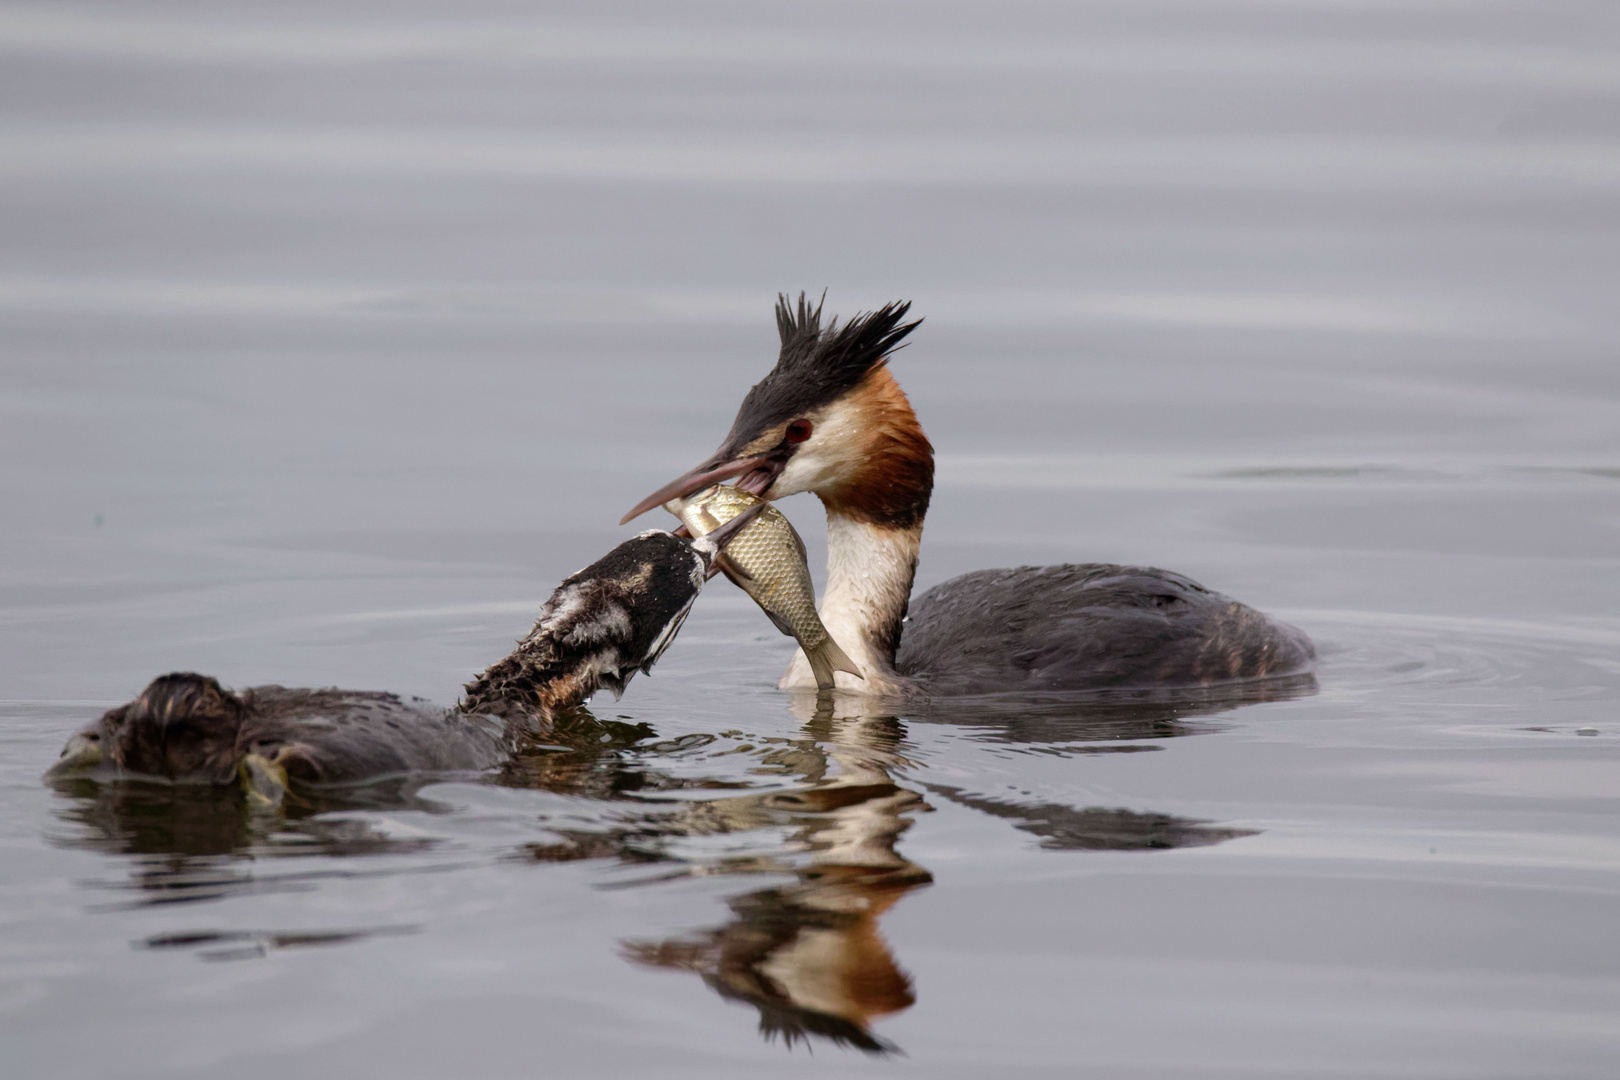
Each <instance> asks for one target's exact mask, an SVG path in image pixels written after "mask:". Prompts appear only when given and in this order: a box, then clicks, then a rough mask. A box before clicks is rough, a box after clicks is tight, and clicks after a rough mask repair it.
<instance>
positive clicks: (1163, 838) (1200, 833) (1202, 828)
mask: <svg viewBox="0 0 1620 1080" xmlns="http://www.w3.org/2000/svg"><path fill="white" fill-rule="evenodd" d="M923 786H924V787H926V788H927V789H928V790H929V791H931V792H933V793H934V794H936V795H940V796H943V797H944V798H947V799H949V800H951V801H952V802H954V803H958V804H960V805H962V806H966V807H969V808H970V809H973V810H978V811H980V812H982V813H986V814H990V815H991V816H993V817H999V818H1006V819H1008V820H1009V821H1011V822H1012V823H1013V828H1015V829H1018V830H1020V831H1021V832H1027V833H1030V834H1032V835H1034V836H1038V837H1040V838H1041V842H1040V845H1039V846H1040V847H1041V848H1042V849H1044V850H1046V851H1163V850H1167V849H1169V848H1182V847H1207V846H1209V845H1210V844H1219V843H1222V842H1224V841H1227V840H1237V839H1239V838H1241V837H1245V836H1258V835H1260V834H1259V831H1258V830H1256V829H1229V828H1222V827H1219V826H1216V825H1215V824H1214V823H1213V822H1210V821H1204V820H1201V819H1198V818H1184V817H1177V816H1176V815H1174V814H1156V813H1143V812H1140V811H1136V810H1124V809H1120V808H1109V807H1101V806H1088V807H1085V808H1084V809H1076V808H1074V807H1071V806H1064V805H1062V804H1060V803H1036V804H1031V805H1024V804H1021V803H1010V802H1002V801H1001V800H998V799H988V798H985V797H983V796H975V795H967V794H964V793H963V791H962V790H961V789H960V788H951V787H944V786H943V785H939V784H924V785H923Z"/></svg>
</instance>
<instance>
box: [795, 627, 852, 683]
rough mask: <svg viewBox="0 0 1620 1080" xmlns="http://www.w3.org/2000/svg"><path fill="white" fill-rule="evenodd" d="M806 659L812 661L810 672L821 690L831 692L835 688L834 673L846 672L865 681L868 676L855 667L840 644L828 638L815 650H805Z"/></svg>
mask: <svg viewBox="0 0 1620 1080" xmlns="http://www.w3.org/2000/svg"><path fill="white" fill-rule="evenodd" d="M804 658H805V659H806V660H808V661H810V671H811V672H812V673H813V674H814V675H815V677H816V687H817V689H820V690H830V689H832V687H833V686H834V680H833V672H835V671H844V672H848V673H849V674H851V675H853V676H855V677H856V678H857V679H864V678H866V675H865V674H864V673H862V671H861V669H860V668H858V667H856V666H855V661H853V660H851V659H850V658H849V654H847V653H846V652H844V650H843V649H840V648H839V647H838V642H836V641H834V640H833V639H832V638H830V637H829V638H827V640H825V641H823V642H822V643H821V644H820V645H817V646H816V647H815V648H813V649H806V650H804Z"/></svg>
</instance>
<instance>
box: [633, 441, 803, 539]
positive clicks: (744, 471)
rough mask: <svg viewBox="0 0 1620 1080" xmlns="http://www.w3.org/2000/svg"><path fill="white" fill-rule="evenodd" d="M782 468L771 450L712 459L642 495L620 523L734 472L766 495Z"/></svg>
mask: <svg viewBox="0 0 1620 1080" xmlns="http://www.w3.org/2000/svg"><path fill="white" fill-rule="evenodd" d="M781 471H782V463H781V462H779V461H777V460H776V458H775V457H774V456H773V455H770V454H765V455H761V456H759V457H747V458H737V459H734V460H731V461H720V462H715V461H713V460H710V461H707V462H705V463H704V464H702V465H699V466H698V467H697V468H695V469H693V470H692V471H691V472H689V473H686V474H685V475H684V476H680V477H678V478H676V479H674V480H671V481H670V482H669V483H667V484H665V485H664V486H663V487H661V488H659V489H658V490H657V491H655V492H653V493H652V494H651V495H649V496H647V497H646V498H645V499H642V500H641V501H640V502H638V503H637V504H636V505H635V507H634V508H633V509H632V510H631V511H630V512H629V513H628V514H626V515H624V517H622V518H620V519H619V524H620V525H624V524H627V523H628V522H629V521H630V520H631V519H633V518H638V517H640V516H641V515H642V514H645V513H646V512H647V511H648V510H651V509H652V508H653V507H655V506H662V505H664V504H665V503H667V502H669V501H670V500H671V499H684V498H686V497H687V496H688V495H691V494H692V493H693V492H696V491H702V490H703V489H704V488H708V487H713V486H714V485H715V484H718V483H721V482H722V481H725V480H730V479H731V478H732V477H734V476H741V477H743V480H742V482H741V483H739V484H738V485H737V486H738V487H740V488H742V489H743V490H745V491H748V492H750V493H751V494H754V495H760V496H763V495H764V494H765V492H766V491H767V490H768V489H769V488H770V486H771V483H772V482H773V481H774V480H775V479H776V477H777V475H778V474H779V473H780V472H781Z"/></svg>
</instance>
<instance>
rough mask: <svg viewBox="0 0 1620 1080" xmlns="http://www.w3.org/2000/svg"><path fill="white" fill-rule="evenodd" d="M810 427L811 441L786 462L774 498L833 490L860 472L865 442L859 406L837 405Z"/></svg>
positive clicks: (776, 484)
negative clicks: (858, 470) (862, 449)
mask: <svg viewBox="0 0 1620 1080" xmlns="http://www.w3.org/2000/svg"><path fill="white" fill-rule="evenodd" d="M811 424H812V428H813V433H812V434H811V436H810V438H809V439H807V440H805V441H804V442H803V443H801V444H800V445H799V449H798V450H796V451H795V452H794V454H793V456H792V457H790V458H788V463H787V467H786V468H785V469H783V470H782V475H781V476H779V477H777V478H776V483H775V484H773V485H771V495H772V496H773V497H774V498H778V499H780V498H783V497H784V496H788V495H797V494H798V493H799V492H801V491H817V490H824V489H826V488H829V487H835V486H837V485H838V484H839V483H841V482H843V481H845V480H848V479H849V477H850V476H851V475H853V474H854V473H855V472H856V470H857V469H859V467H860V464H861V447H862V445H863V444H864V443H865V439H864V437H863V435H862V430H863V426H862V424H861V410H860V407H859V405H858V404H856V403H855V402H851V401H840V402H837V403H835V404H833V405H830V406H828V407H827V408H826V409H825V410H823V411H822V412H821V413H820V414H819V415H817V416H814V417H812V418H811Z"/></svg>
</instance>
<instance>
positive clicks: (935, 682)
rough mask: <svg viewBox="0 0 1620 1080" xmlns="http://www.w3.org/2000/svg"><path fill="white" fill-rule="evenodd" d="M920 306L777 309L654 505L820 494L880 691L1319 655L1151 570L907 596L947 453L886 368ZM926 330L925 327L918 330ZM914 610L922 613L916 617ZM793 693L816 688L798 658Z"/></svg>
mask: <svg viewBox="0 0 1620 1080" xmlns="http://www.w3.org/2000/svg"><path fill="white" fill-rule="evenodd" d="M909 310H910V305H909V304H904V303H901V304H889V305H887V306H885V307H883V308H881V309H879V310H878V311H876V312H872V313H870V314H866V315H861V316H858V317H856V318H854V319H851V320H850V321H849V322H848V323H846V324H844V325H843V326H839V325H838V323H837V320H836V319H835V320H833V322H832V323H831V324H830V325H828V326H827V327H826V328H825V329H824V328H823V327H822V325H821V308H820V307H819V306H816V307H811V306H810V305H809V304H808V303H807V302H806V300H805V298H804V297H803V295H801V296H800V298H799V301H798V304H797V305H796V307H792V306H790V305H789V304H788V302H787V300H786V298H783V299H782V300H781V301H780V302H779V303H778V304H777V309H776V318H777V327H778V330H779V331H780V335H781V342H782V351H781V356H780V358H779V359H778V361H777V364H776V367H775V368H774V369H772V371H771V372H770V373H769V374H768V375H766V376H765V378H764V379H762V380H760V382H759V383H757V384H756V385H755V386H754V387H753V388H752V389H751V390H749V392H748V394H747V396H746V397H745V398H744V399H743V403H742V407H741V408H740V409H739V410H738V413H737V418H736V420H735V422H734V423H733V424H732V428H731V432H730V434H729V435H727V436H726V439H725V441H724V443H722V444H721V447H720V449H719V450H718V451H717V452H716V453H715V454H714V456H713V457H711V458H710V459H709V460H708V461H706V462H704V463H703V464H702V465H700V466H699V467H698V468H696V469H694V470H692V471H691V472H689V473H687V474H686V475H685V476H682V477H680V478H679V479H677V480H675V481H673V482H672V483H670V484H668V485H666V486H665V487H663V488H661V489H660V490H659V491H657V492H656V493H654V494H653V495H651V496H649V497H648V498H647V499H645V500H643V501H642V503H641V504H639V505H638V506H637V507H636V508H635V509H634V510H632V511H631V513H630V514H628V515H626V519H625V520H629V519H630V518H631V517H634V516H636V515H637V514H639V513H642V512H643V511H645V510H648V509H651V508H652V507H654V506H657V505H659V504H661V503H663V502H664V501H666V500H668V499H671V498H676V497H679V496H682V495H686V494H689V493H690V492H692V491H695V490H698V489H700V488H702V487H705V486H707V485H709V484H713V483H716V482H719V481H721V480H725V479H729V478H732V477H737V478H738V480H737V486H738V487H741V488H744V489H746V490H748V491H752V492H754V493H755V494H758V495H762V496H764V497H765V498H768V499H780V498H783V497H785V496H788V495H794V494H797V493H798V492H801V491H811V492H814V493H815V494H816V495H817V497H819V498H820V499H821V501H822V503H823V505H824V506H825V507H826V511H827V585H826V589H825V591H824V593H823V597H822V602H821V620H822V622H823V623H825V624H826V627H827V630H828V631H829V632H830V633H831V634H832V636H833V637H834V638H836V639H837V640H838V641H839V642H840V643H841V644H842V645H843V646H844V649H845V651H846V652H848V653H849V655H850V657H851V658H852V659H853V660H854V662H855V663H856V664H857V665H859V666H860V667H861V668H862V669H863V670H864V671H865V672H866V679H865V680H864V681H860V680H855V679H852V678H849V677H848V676H844V675H840V676H839V677H838V685H839V686H840V687H844V688H847V689H852V690H865V691H867V692H873V693H907V692H911V691H914V690H917V689H922V690H924V691H928V692H936V693H953V694H971V693H990V692H1001V691H1015V690H1028V691H1043V692H1044V691H1062V690H1090V689H1099V688H1105V687H1175V686H1204V685H1209V684H1212V683H1217V682H1227V681H1233V680H1242V679H1259V678H1267V677H1273V676H1282V675H1293V674H1299V673H1301V672H1304V671H1308V670H1309V669H1310V667H1311V665H1312V663H1313V661H1314V659H1315V649H1314V648H1313V646H1312V645H1311V642H1310V639H1309V638H1307V637H1306V636H1305V634H1304V633H1302V632H1301V631H1299V630H1298V629H1296V628H1294V627H1292V626H1289V625H1287V624H1286V623H1281V622H1278V621H1276V620H1273V619H1270V618H1268V617H1267V616H1265V615H1263V614H1261V613H1260V612H1258V611H1256V610H1254V609H1253V608H1250V607H1247V606H1246V605H1243V604H1240V603H1238V602H1237V601H1234V600H1231V599H1228V598H1227V597H1224V596H1221V595H1220V594H1219V593H1214V592H1211V591H1209V590H1207V589H1205V588H1203V587H1202V586H1200V585H1198V584H1197V583H1195V582H1193V581H1191V580H1189V579H1188V578H1185V577H1183V576H1181V575H1180V574H1175V573H1170V572H1169V571H1165V570H1157V569H1154V568H1151V567H1137V566H1114V565H1109V564H1097V563H1088V564H1081V565H1063V566H1046V567H1020V568H1017V569H1010V570H986V571H979V572H977V573H972V574H967V575H964V576H962V577H959V578H955V579H953V580H951V581H947V582H945V583H944V584H942V585H939V586H936V587H935V588H933V589H930V590H929V591H928V592H926V593H924V594H923V595H922V596H920V597H918V598H917V599H916V601H915V602H914V603H913V602H912V601H911V586H912V582H913V578H914V576H915V573H916V568H917V556H918V551H919V549H920V547H921V542H922V526H923V518H924V516H925V515H926V514H927V512H928V502H929V497H930V495H931V494H932V491H933V483H934V452H933V447H932V445H931V444H930V443H929V441H928V438H927V436H926V435H924V434H923V430H922V427H921V425H919V424H918V422H917V417H916V414H915V413H914V412H913V411H912V408H911V404H910V402H909V401H908V400H907V399H906V396H905V394H904V392H903V391H901V389H900V386H899V384H898V383H897V382H895V379H894V376H893V375H892V374H891V373H890V371H889V369H888V366H887V361H888V357H889V354H890V353H891V352H893V351H894V350H895V349H896V348H897V347H898V346H899V345H900V343H901V342H902V341H903V339H904V338H905V337H906V335H908V334H909V333H911V331H912V330H913V329H915V328H916V326H917V325H918V322H909V323H907V322H903V321H902V320H903V319H904V318H905V315H906V313H907V311H909ZM918 321H920V320H918ZM908 608H909V617H908ZM781 685H782V686H783V687H784V688H797V687H809V686H814V681H813V680H812V678H811V674H810V669H809V665H808V664H807V663H806V661H805V659H804V657H803V655H802V654H800V655H797V656H795V658H794V660H793V662H792V664H791V665H790V666H789V668H788V671H787V673H786V674H785V675H784V676H783V678H782V683H781Z"/></svg>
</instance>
